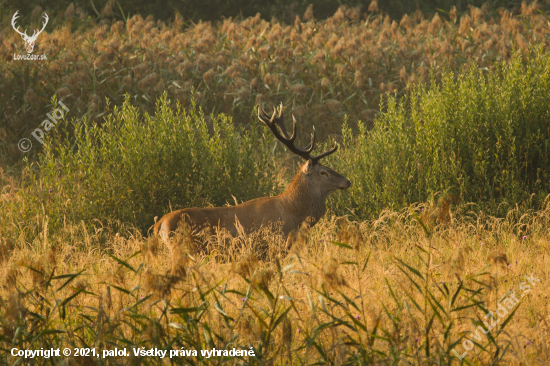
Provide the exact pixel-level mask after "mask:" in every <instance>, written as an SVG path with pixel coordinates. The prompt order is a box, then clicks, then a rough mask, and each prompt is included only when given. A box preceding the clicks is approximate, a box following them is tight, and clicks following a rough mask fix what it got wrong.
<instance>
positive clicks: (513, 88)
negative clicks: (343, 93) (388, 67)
mask: <svg viewBox="0 0 550 366" xmlns="http://www.w3.org/2000/svg"><path fill="white" fill-rule="evenodd" d="M549 95H550V56H549V55H548V54H543V53H542V52H541V51H540V50H538V51H535V52H533V54H532V55H531V56H529V57H528V58H526V60H523V59H522V56H519V55H515V56H514V58H513V60H512V62H510V63H509V64H506V63H502V64H501V65H499V66H498V67H497V68H495V69H494V70H493V71H487V70H483V69H479V68H477V67H475V66H473V67H471V68H470V69H469V70H467V71H466V72H464V73H463V74H461V75H455V74H453V73H452V72H446V73H444V74H443V76H442V80H440V81H436V80H432V82H431V84H430V85H419V86H417V87H414V88H411V90H410V92H409V93H408V95H407V96H406V97H404V98H403V99H401V100H399V101H398V100H396V98H395V97H393V96H388V97H387V98H386V99H385V100H384V101H385V102H386V106H385V107H384V106H382V107H381V108H382V109H383V112H382V113H381V115H380V116H379V117H378V119H377V120H376V121H375V125H374V128H373V129H372V130H371V131H367V129H366V127H365V126H364V125H362V124H360V127H359V128H360V131H359V134H358V135H357V136H354V135H353V134H352V132H351V130H350V129H349V128H348V127H346V126H344V130H343V136H344V145H346V146H347V149H345V150H344V152H341V153H340V154H335V156H336V157H333V158H332V159H333V163H332V164H333V165H334V166H335V168H336V169H337V170H339V171H340V172H342V173H343V174H346V175H347V176H348V178H349V179H350V180H351V181H352V182H353V184H354V185H353V187H352V189H351V190H350V192H349V194H343V195H338V196H335V199H334V201H333V205H332V207H333V209H335V210H336V211H338V212H341V213H346V212H348V213H349V211H348V208H349V209H351V210H353V211H354V212H355V214H357V215H358V216H359V217H368V216H371V217H372V216H373V215H376V214H378V213H379V212H380V211H381V210H383V209H385V208H392V209H398V208H400V207H402V206H404V205H408V204H411V203H414V202H424V201H426V200H429V199H431V198H433V197H434V195H436V194H437V193H438V192H440V193H441V192H447V191H449V190H451V191H454V192H453V193H455V194H457V193H458V194H459V195H460V198H461V199H462V201H463V202H475V203H478V204H482V205H485V208H486V209H489V210H490V211H491V213H493V214H496V215H499V214H503V212H504V210H507V209H508V208H509V206H510V205H515V204H516V203H525V202H529V204H535V205H536V204H537V203H538V202H541V200H542V199H543V198H544V196H545V195H547V194H548V193H549V192H550V180H549V178H550V107H549V105H550V104H549V103H548V96H549ZM533 194H534V195H533ZM502 203H505V204H503V205H502ZM497 207H500V208H499V209H500V210H503V211H498V210H497Z"/></svg>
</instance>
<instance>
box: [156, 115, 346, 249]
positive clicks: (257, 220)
mask: <svg viewBox="0 0 550 366" xmlns="http://www.w3.org/2000/svg"><path fill="white" fill-rule="evenodd" d="M281 110H282V106H281ZM259 113H260V114H259V117H260V120H261V121H262V122H264V123H265V124H266V125H268V126H269V127H270V128H271V130H272V131H273V133H274V134H275V136H276V137H277V138H278V139H279V140H281V141H282V142H283V143H284V144H285V145H287V146H288V147H289V148H290V149H291V150H292V151H293V152H295V153H296V154H299V155H300V156H302V157H304V158H307V159H308V161H307V162H306V163H305V164H304V165H303V166H302V167H301V168H300V170H299V171H298V173H297V174H296V176H295V177H294V179H293V180H292V183H291V184H290V186H289V187H288V188H287V189H286V190H285V191H284V192H283V193H281V194H280V195H278V196H274V197H261V198H256V199H253V200H250V201H247V202H244V203H241V204H239V205H236V206H232V207H209V208H186V209H182V210H177V211H173V212H171V213H169V214H166V215H165V216H163V217H162V218H161V219H160V220H159V221H158V222H157V223H156V224H155V227H154V233H155V235H160V236H161V237H162V238H163V239H164V240H168V236H169V234H170V232H172V231H175V230H176V229H177V227H178V225H179V223H180V221H181V220H185V221H186V222H187V223H188V224H190V225H192V226H196V227H198V228H205V227H209V228H223V229H225V230H227V231H229V232H230V233H231V234H232V235H233V236H236V235H237V233H238V229H237V222H238V224H240V225H241V226H242V227H243V229H244V231H245V232H246V233H250V232H252V231H254V230H257V229H259V228H260V227H262V226H267V225H271V224H275V225H280V226H281V230H282V233H283V235H285V236H287V235H288V234H289V233H290V232H291V231H292V230H295V229H297V228H298V227H300V225H301V224H302V223H303V222H305V221H307V222H308V224H309V225H310V226H313V225H315V224H316V223H317V221H319V219H320V218H321V217H323V215H324V214H325V211H326V208H325V201H326V198H327V196H328V195H329V194H330V193H332V192H333V191H335V190H337V189H347V188H349V187H350V186H351V182H350V181H349V180H348V179H347V178H345V177H343V176H342V175H340V174H338V173H337V172H335V171H334V170H332V169H330V168H328V167H326V166H323V165H321V164H319V163H318V160H319V159H321V158H322V157H324V156H326V155H328V154H331V153H333V152H335V151H336V147H335V148H333V149H332V150H331V151H328V152H326V153H324V154H321V155H318V156H316V157H312V156H310V155H309V152H311V150H312V149H313V146H314V141H315V138H314V135H313V136H312V142H311V144H310V146H309V147H308V148H307V149H305V150H304V149H299V148H296V147H295V146H294V145H293V140H294V137H295V133H293V136H292V137H291V138H288V135H287V133H286V130H285V128H284V124H283V122H282V117H281V113H279V117H278V118H276V117H275V113H274V114H273V117H271V119H267V117H266V116H265V112H263V110H261V108H260V112H259ZM261 113H263V115H262V114H261ZM276 126H278V129H277V127H276ZM279 131H280V132H281V133H279ZM295 131H296V121H294V132H295ZM290 144H292V145H290Z"/></svg>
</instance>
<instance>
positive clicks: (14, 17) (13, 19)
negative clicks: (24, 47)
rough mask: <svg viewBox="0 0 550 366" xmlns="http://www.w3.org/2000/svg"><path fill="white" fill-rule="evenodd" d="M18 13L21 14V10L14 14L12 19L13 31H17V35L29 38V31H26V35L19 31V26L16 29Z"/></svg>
mask: <svg viewBox="0 0 550 366" xmlns="http://www.w3.org/2000/svg"><path fill="white" fill-rule="evenodd" d="M17 13H19V10H17V11H16V12H15V14H13V17H12V18H11V26H12V28H13V29H15V31H16V32H17V33H19V34H20V35H22V36H23V37H29V36H28V35H27V30H25V33H22V32H20V31H19V26H17V28H15V20H16V19H17V18H18V16H17Z"/></svg>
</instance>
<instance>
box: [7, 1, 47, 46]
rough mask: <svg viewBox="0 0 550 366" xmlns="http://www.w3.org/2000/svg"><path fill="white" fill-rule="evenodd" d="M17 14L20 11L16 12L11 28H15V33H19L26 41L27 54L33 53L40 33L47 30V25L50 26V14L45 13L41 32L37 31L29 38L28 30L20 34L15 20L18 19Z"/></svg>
mask: <svg viewBox="0 0 550 366" xmlns="http://www.w3.org/2000/svg"><path fill="white" fill-rule="evenodd" d="M17 13H19V10H17V11H16V12H15V14H13V17H12V18H11V26H12V27H13V29H15V31H16V32H17V33H19V34H20V35H21V37H23V40H24V41H25V48H26V49H27V53H32V50H33V49H34V42H35V41H36V38H38V35H39V34H40V33H42V31H43V30H44V28H46V24H48V19H49V18H48V14H46V13H44V19H45V21H44V23H42V24H43V26H42V29H41V30H40V31H37V30H35V31H34V32H33V34H32V36H30V37H29V36H28V35H27V30H26V29H25V32H24V33H23V32H20V31H19V26H17V27H15V20H16V19H17Z"/></svg>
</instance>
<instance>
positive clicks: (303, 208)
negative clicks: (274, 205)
mask: <svg viewBox="0 0 550 366" xmlns="http://www.w3.org/2000/svg"><path fill="white" fill-rule="evenodd" d="M281 200H282V202H283V205H284V207H285V208H286V209H287V210H288V212H289V214H290V215H292V216H294V217H295V218H296V219H298V220H299V221H300V222H302V221H304V220H305V219H306V218H307V217H308V216H311V217H313V218H314V219H315V223H316V222H317V221H318V220H319V219H320V218H321V217H323V215H324V214H325V211H326V207H325V197H323V195H322V193H321V191H320V190H319V188H318V187H316V186H315V185H314V184H312V182H311V181H310V180H309V179H307V177H306V176H305V174H304V173H302V172H298V174H296V176H295V177H294V179H293V180H292V183H291V184H290V186H289V187H288V188H287V189H286V191H284V192H283V193H282V194H281ZM313 224H314V223H313Z"/></svg>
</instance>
